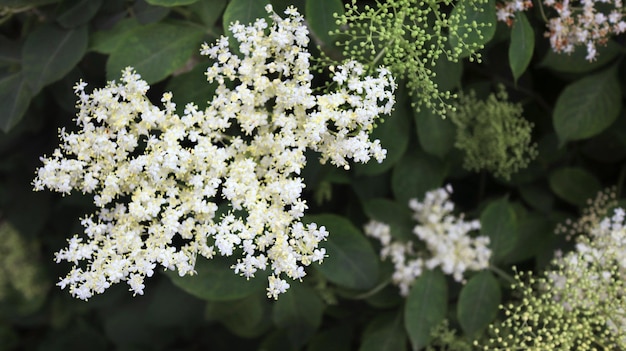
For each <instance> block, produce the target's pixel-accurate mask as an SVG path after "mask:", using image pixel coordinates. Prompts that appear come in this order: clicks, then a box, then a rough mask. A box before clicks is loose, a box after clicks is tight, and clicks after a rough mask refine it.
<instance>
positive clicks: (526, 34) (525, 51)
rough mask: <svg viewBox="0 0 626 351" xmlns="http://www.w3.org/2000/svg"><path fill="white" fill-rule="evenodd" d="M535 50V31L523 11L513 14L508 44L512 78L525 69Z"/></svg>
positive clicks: (515, 78) (516, 77)
mask: <svg viewBox="0 0 626 351" xmlns="http://www.w3.org/2000/svg"><path fill="white" fill-rule="evenodd" d="M534 51H535V32H534V31H533V27H532V26H531V25H530V23H529V22H528V19H527V18H526V15H525V14H524V13H521V12H518V13H517V14H516V15H515V22H513V28H511V45H510V46H509V65H510V66H511V72H512V73H513V79H514V80H516V81H517V79H518V78H519V77H520V76H521V75H522V73H524V71H526V68H527V67H528V64H529V63H530V59H531V58H532V57H533V52H534Z"/></svg>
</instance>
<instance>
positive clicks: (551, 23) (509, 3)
mask: <svg viewBox="0 0 626 351" xmlns="http://www.w3.org/2000/svg"><path fill="white" fill-rule="evenodd" d="M527 3H530V4H529V5H528V6H526V4H527ZM543 4H544V5H546V6H547V7H549V8H552V9H553V10H554V11H555V12H556V14H557V16H555V17H552V18H550V19H546V21H548V24H547V26H548V31H547V32H546V33H545V36H546V37H548V38H550V45H551V46H552V50H554V52H557V53H561V52H562V53H568V54H571V53H572V52H574V50H575V48H576V47H577V46H584V47H585V48H586V49H587V55H586V57H585V58H586V59H587V60H588V61H593V60H595V59H596V57H597V55H598V52H597V49H596V47H597V45H606V43H607V42H608V40H609V38H610V37H611V36H612V35H617V34H622V33H624V32H626V21H625V20H624V15H625V14H626V9H625V8H624V5H623V2H622V0H581V1H570V0H543ZM530 7H532V2H530V1H522V0H506V1H504V2H503V3H500V4H499V5H498V19H499V20H500V21H504V22H507V23H508V24H510V23H511V21H512V19H513V18H514V12H517V11H523V10H526V9H528V8H530Z"/></svg>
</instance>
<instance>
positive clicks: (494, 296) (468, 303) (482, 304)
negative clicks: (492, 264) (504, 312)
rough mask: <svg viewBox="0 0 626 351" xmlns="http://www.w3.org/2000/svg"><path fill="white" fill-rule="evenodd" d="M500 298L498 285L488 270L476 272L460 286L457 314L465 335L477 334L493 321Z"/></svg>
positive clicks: (472, 335)
mask: <svg viewBox="0 0 626 351" xmlns="http://www.w3.org/2000/svg"><path fill="white" fill-rule="evenodd" d="M501 298H502V294H501V292H500V285H499V284H498V281H497V280H496V278H495V277H494V276H493V274H492V273H491V272H489V271H482V272H480V273H478V274H476V275H475V276H473V277H472V278H471V279H470V280H469V281H468V282H467V284H465V285H464V286H463V288H461V293H460V295H459V302H458V305H457V316H458V318H459V324H460V325H461V328H462V329H463V331H464V332H465V334H466V335H469V336H470V337H474V336H476V335H478V334H479V333H480V332H482V331H483V330H484V329H485V328H486V327H487V326H488V325H489V324H490V323H491V322H492V321H493V319H494V318H495V317H496V314H497V313H498V305H499V304H500V299H501Z"/></svg>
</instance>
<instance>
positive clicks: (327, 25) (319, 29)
mask: <svg viewBox="0 0 626 351" xmlns="http://www.w3.org/2000/svg"><path fill="white" fill-rule="evenodd" d="M343 12H344V9H343V3H342V2H341V0H315V1H311V0H309V1H307V2H306V19H307V21H308V23H309V26H310V27H311V30H312V31H313V33H314V34H315V35H316V36H317V38H319V39H320V40H321V41H322V42H323V43H324V44H326V45H331V46H332V45H333V44H334V41H335V40H336V38H335V36H332V35H330V33H329V32H331V31H335V30H337V29H339V26H338V25H337V23H336V22H335V21H336V19H335V17H334V14H335V13H336V14H338V15H339V16H341V15H343Z"/></svg>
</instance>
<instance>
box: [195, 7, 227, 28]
mask: <svg viewBox="0 0 626 351" xmlns="http://www.w3.org/2000/svg"><path fill="white" fill-rule="evenodd" d="M227 3H228V0H208V1H207V0H203V1H198V2H195V3H193V5H191V6H190V7H189V8H190V9H191V10H192V11H193V12H194V13H195V14H197V15H198V16H199V17H200V19H201V20H202V22H203V23H204V24H205V25H207V26H208V27H213V25H215V22H217V20H218V19H219V18H220V17H221V15H222V13H223V12H224V9H225V8H226V4H227Z"/></svg>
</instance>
